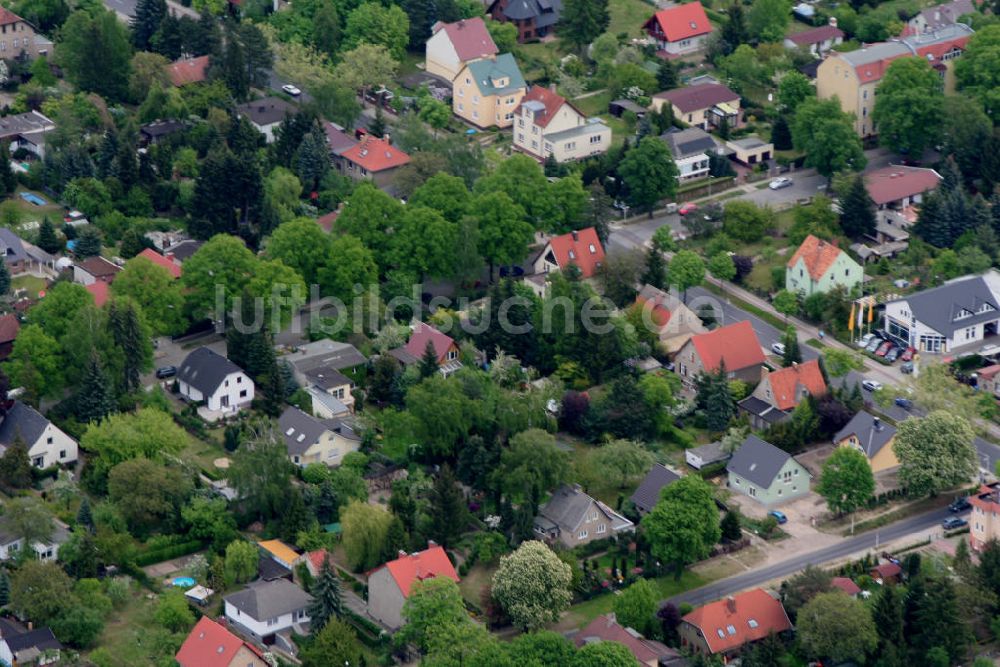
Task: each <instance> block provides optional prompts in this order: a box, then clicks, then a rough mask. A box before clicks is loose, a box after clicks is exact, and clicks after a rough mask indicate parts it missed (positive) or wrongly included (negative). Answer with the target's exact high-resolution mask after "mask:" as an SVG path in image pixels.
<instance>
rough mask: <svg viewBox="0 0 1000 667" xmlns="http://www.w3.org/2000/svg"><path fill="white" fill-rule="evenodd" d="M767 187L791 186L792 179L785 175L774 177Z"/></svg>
mask: <svg viewBox="0 0 1000 667" xmlns="http://www.w3.org/2000/svg"><path fill="white" fill-rule="evenodd" d="M767 187H769V188H771V189H772V190H780V189H781V188H790V187H792V179H790V178H787V177H785V176H779V177H778V178H775V179H773V180H772V181H771V182H770V183H768V184H767Z"/></svg>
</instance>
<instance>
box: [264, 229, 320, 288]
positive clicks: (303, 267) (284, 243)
mask: <svg viewBox="0 0 1000 667" xmlns="http://www.w3.org/2000/svg"><path fill="white" fill-rule="evenodd" d="M267 255H268V257H271V258H273V259H277V260H280V261H281V262H282V263H283V264H285V266H288V267H291V268H292V269H295V270H296V271H297V272H298V274H299V275H300V276H302V279H303V280H305V281H306V284H308V285H312V284H314V283H316V282H317V278H318V276H319V271H320V269H321V268H323V267H324V266H325V265H326V264H327V263H328V262H329V255H330V236H329V235H328V234H327V233H326V232H324V231H323V229H322V228H321V227H320V226H319V225H318V224H316V221H315V220H311V219H309V218H296V219H294V220H290V221H289V222H286V223H284V224H282V225H280V226H279V227H278V228H277V229H275V230H274V233H273V234H272V235H271V239H270V240H269V241H268V243H267Z"/></svg>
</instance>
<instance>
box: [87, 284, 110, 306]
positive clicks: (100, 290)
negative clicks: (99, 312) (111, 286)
mask: <svg viewBox="0 0 1000 667" xmlns="http://www.w3.org/2000/svg"><path fill="white" fill-rule="evenodd" d="M85 289H86V290H87V291H88V292H90V294H91V296H93V297H94V305H95V306H97V307H98V308H100V307H101V306H103V305H104V304H106V303H107V302H108V284H107V283H106V282H104V281H102V280H95V281H94V282H92V283H90V284H89V285H86V286H85Z"/></svg>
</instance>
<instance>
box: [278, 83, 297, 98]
mask: <svg viewBox="0 0 1000 667" xmlns="http://www.w3.org/2000/svg"><path fill="white" fill-rule="evenodd" d="M281 89H282V90H283V91H285V92H286V93H288V94H289V95H291V96H292V97H298V96H299V95H301V94H302V91H301V90H299V89H298V88H296V87H295V86H293V85H292V84H290V83H286V84H285V85H283V86H282V87H281Z"/></svg>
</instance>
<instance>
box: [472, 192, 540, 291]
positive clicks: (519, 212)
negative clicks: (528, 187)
mask: <svg viewBox="0 0 1000 667" xmlns="http://www.w3.org/2000/svg"><path fill="white" fill-rule="evenodd" d="M470 208H471V211H470V213H471V215H472V217H473V218H474V219H475V220H476V223H477V225H478V231H479V239H478V245H479V254H480V255H482V257H483V259H485V260H486V261H487V262H488V263H489V265H490V280H492V279H493V267H494V266H495V265H497V264H501V265H503V264H516V263H518V262H520V261H521V260H522V259H524V257H525V255H526V254H527V253H528V246H529V245H530V244H531V242H532V240H533V239H534V237H535V230H534V228H533V227H532V226H531V225H530V224H529V223H527V222H526V221H525V220H524V217H525V216H524V209H522V208H521V207H520V206H518V205H517V204H515V203H514V201H513V200H512V199H511V198H510V197H509V196H508V195H507V193H506V192H489V193H486V194H482V195H479V196H477V197H476V198H475V199H474V200H473V202H472V206H471V207H470Z"/></svg>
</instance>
